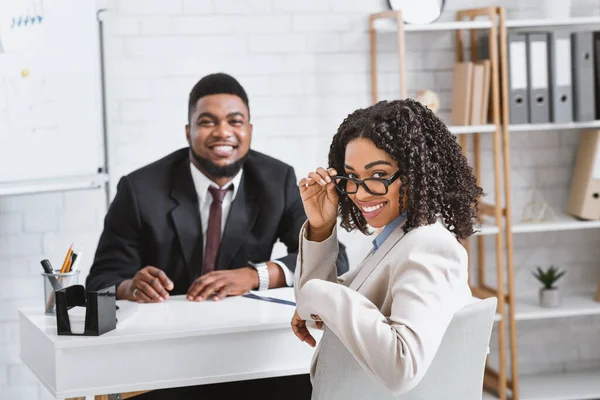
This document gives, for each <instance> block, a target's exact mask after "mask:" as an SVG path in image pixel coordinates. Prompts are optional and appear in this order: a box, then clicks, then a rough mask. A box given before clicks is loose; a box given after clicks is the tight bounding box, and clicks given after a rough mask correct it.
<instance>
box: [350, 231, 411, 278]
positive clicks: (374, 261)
mask: <svg viewBox="0 0 600 400" xmlns="http://www.w3.org/2000/svg"><path fill="white" fill-rule="evenodd" d="M403 225H404V222H403V223H402V224H400V225H399V226H398V227H397V228H396V229H395V230H394V231H393V232H392V233H391V234H390V236H389V237H388V238H387V239H386V240H385V242H383V244H382V245H381V247H380V248H378V249H377V251H376V252H375V253H373V254H372V255H371V256H369V257H367V259H366V260H364V261H363V263H362V267H360V271H359V272H358V274H356V277H355V278H354V280H353V281H352V283H351V284H350V289H354V290H358V289H360V287H361V286H362V284H363V283H364V282H365V281H366V280H367V278H368V277H369V276H370V275H371V273H373V271H374V270H375V268H376V267H377V265H379V263H380V262H381V260H382V259H383V258H384V257H385V256H386V255H387V254H388V253H389V252H390V250H392V248H393V247H394V246H395V245H396V243H398V241H400V239H402V237H403V236H404V231H403V230H402V226H403Z"/></svg>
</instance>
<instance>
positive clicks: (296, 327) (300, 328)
mask: <svg viewBox="0 0 600 400" xmlns="http://www.w3.org/2000/svg"><path fill="white" fill-rule="evenodd" d="M317 318H318V316H314V317H313V319H317ZM322 327H323V321H320V320H317V328H319V329H321V328H322ZM292 330H293V331H294V335H296V337H297V338H298V339H300V340H301V341H303V342H306V343H307V344H308V345H309V346H310V347H315V346H316V345H317V341H316V340H315V338H314V337H313V336H312V335H311V334H310V332H309V330H308V328H307V327H306V321H305V320H303V319H302V318H300V315H298V310H296V311H295V312H294V316H293V317H292Z"/></svg>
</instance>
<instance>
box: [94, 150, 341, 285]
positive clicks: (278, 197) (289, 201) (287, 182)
mask: <svg viewBox="0 0 600 400" xmlns="http://www.w3.org/2000/svg"><path fill="white" fill-rule="evenodd" d="M189 164H190V159H189V153H188V149H187V148H184V149H180V150H177V151H175V152H174V153H171V154H170V155H168V156H166V157H164V158H162V159H160V160H158V161H156V162H154V163H152V164H150V165H147V166H145V167H143V168H141V169H139V170H137V171H134V172H132V173H131V174H129V175H127V176H124V177H123V178H121V180H120V182H119V184H118V187H117V194H116V196H115V198H114V200H113V202H112V204H111V205H110V207H109V210H108V213H107V215H106V218H105V220H104V231H103V232H102V235H101V237H100V241H99V243H98V248H97V250H96V255H95V259H94V263H93V265H92V268H91V270H90V274H89V276H88V278H87V280H86V287H87V289H88V290H98V289H101V288H103V287H106V286H110V285H117V286H118V285H119V284H120V283H121V282H122V281H123V280H125V279H130V278H133V276H134V275H135V274H136V272H137V271H139V270H140V269H141V268H143V267H145V266H148V265H151V266H154V267H157V268H160V269H162V270H164V271H165V272H166V274H167V276H169V278H170V279H171V280H172V281H173V283H174V285H175V287H174V289H173V290H172V291H171V294H173V295H176V294H185V293H186V292H187V290H188V288H189V286H190V284H191V282H192V281H193V280H194V279H195V278H196V277H197V276H199V275H200V273H201V266H202V253H203V245H202V243H203V241H202V228H201V223H200V212H199V208H198V207H199V206H198V196H197V194H196V190H195V188H194V183H193V181H192V175H191V172H190V165H189ZM304 221H306V215H305V213H304V207H303V205H302V200H301V198H300V192H299V190H298V185H297V182H296V176H295V174H294V169H293V168H292V167H291V166H289V165H287V164H284V163H283V162H281V161H278V160H276V159H274V158H271V157H269V156H266V155H264V154H261V153H258V152H256V151H252V150H251V151H250V154H249V156H248V159H247V160H246V162H245V163H244V167H243V173H242V179H241V182H240V188H239V189H238V191H237V194H236V197H235V199H234V200H233V203H232V205H231V208H230V211H229V216H228V219H227V223H226V225H225V230H224V232H223V237H222V239H221V248H220V249H219V255H218V260H217V267H216V269H218V270H223V269H235V268H242V267H246V266H247V265H248V261H253V262H262V261H269V260H271V252H272V250H273V245H274V244H275V242H276V241H277V240H280V241H281V242H283V243H284V244H285V245H286V246H287V249H288V255H286V256H285V257H282V258H280V259H279V261H282V262H283V263H284V264H285V265H287V266H288V268H289V269H290V270H292V271H294V269H295V267H296V258H297V252H298V239H299V237H298V236H299V233H300V228H301V226H302V224H303V223H304ZM340 250H341V251H340V257H338V261H337V268H338V274H342V273H344V272H346V271H347V270H348V258H347V256H346V252H345V250H344V246H343V245H342V244H340Z"/></svg>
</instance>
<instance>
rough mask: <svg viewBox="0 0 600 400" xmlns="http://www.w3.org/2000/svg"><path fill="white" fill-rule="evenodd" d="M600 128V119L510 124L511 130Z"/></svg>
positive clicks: (509, 128)
mask: <svg viewBox="0 0 600 400" xmlns="http://www.w3.org/2000/svg"><path fill="white" fill-rule="evenodd" d="M585 128H600V121H598V120H595V121H586V122H565V123H548V124H517V125H509V126H508V130H509V131H510V132H532V131H557V130H568V129H585Z"/></svg>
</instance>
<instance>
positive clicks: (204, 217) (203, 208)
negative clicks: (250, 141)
mask: <svg viewBox="0 0 600 400" xmlns="http://www.w3.org/2000/svg"><path fill="white" fill-rule="evenodd" d="M190 171H191V172H192V180H193V181H194V187H195V189H196V194H197V195H198V205H199V208H200V221H201V223H202V248H203V249H204V248H206V233H207V232H208V217H209V216H210V205H211V204H212V201H213V198H212V195H211V194H210V193H209V192H208V188H209V187H210V186H212V187H215V188H217V189H227V188H229V187H230V186H233V190H229V191H227V193H226V194H225V197H224V198H223V205H222V210H223V211H222V214H221V236H222V235H223V232H224V230H225V223H226V222H227V217H228V216H229V210H230V209H231V203H233V199H235V196H236V194H237V191H238V189H239V187H240V181H241V180H242V171H243V169H242V170H240V172H238V173H237V175H236V176H234V177H233V179H232V180H230V181H229V182H227V183H226V184H225V186H223V187H222V188H219V186H218V185H217V184H216V183H214V182H213V181H211V180H210V179H208V178H207V177H206V175H204V174H203V173H202V172H200V170H198V168H196V167H195V166H194V164H192V163H190ZM272 262H274V263H275V264H277V265H279V268H281V270H282V271H283V274H284V276H285V284H286V285H287V286H292V285H293V283H294V273H293V272H292V271H290V270H289V269H288V267H287V266H286V265H285V264H284V263H282V262H281V261H276V260H274V261H272Z"/></svg>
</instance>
